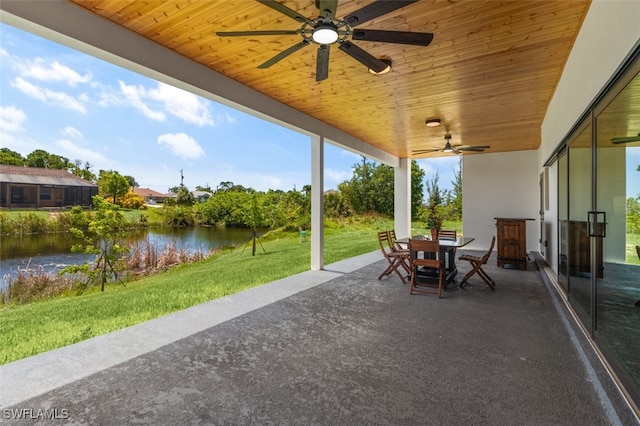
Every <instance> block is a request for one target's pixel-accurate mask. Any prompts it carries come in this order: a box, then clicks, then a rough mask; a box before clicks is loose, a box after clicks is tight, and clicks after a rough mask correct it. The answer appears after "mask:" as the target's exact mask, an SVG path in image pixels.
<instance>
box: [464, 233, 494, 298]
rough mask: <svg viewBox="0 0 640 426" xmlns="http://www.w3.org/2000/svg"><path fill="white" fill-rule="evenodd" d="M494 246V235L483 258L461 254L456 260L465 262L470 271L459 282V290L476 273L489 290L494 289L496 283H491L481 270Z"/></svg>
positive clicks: (489, 278)
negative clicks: (468, 264) (469, 266)
mask: <svg viewBox="0 0 640 426" xmlns="http://www.w3.org/2000/svg"><path fill="white" fill-rule="evenodd" d="M495 244H496V236H495V235H494V236H493V238H492V239H491V246H490V247H489V250H488V251H487V252H486V253H485V255H484V256H482V257H478V256H471V255H470V254H463V255H462V256H460V257H459V258H458V259H459V260H466V261H468V262H469V263H470V264H471V271H469V272H468V273H467V275H465V276H464V278H463V279H462V281H461V282H460V288H462V287H464V286H465V284H466V283H467V280H468V279H469V278H471V277H472V276H473V275H474V274H475V273H478V275H480V278H482V280H483V281H484V282H485V283H486V284H487V285H488V286H489V288H491V290H495V289H496V283H495V282H493V280H492V279H491V277H490V276H489V275H487V273H486V272H485V271H484V269H482V265H484V264H486V263H487V261H488V260H489V257H490V256H491V252H492V251H493V246H494V245H495Z"/></svg>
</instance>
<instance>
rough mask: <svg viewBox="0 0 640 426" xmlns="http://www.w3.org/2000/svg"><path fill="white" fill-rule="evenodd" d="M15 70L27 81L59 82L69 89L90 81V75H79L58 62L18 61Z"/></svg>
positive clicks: (40, 59)
mask: <svg viewBox="0 0 640 426" xmlns="http://www.w3.org/2000/svg"><path fill="white" fill-rule="evenodd" d="M17 70H18V72H19V73H20V75H21V76H22V77H24V78H27V79H35V80H40V81H60V82H64V83H67V84H68V85H69V86H71V87H75V86H76V85H77V84H78V83H88V82H89V81H91V73H87V74H84V75H81V74H79V73H77V72H76V71H74V70H73V69H71V68H69V67H68V66H66V65H61V64H60V63H59V62H58V61H53V62H51V63H46V61H45V60H44V59H42V58H36V59H33V60H23V61H19V62H17Z"/></svg>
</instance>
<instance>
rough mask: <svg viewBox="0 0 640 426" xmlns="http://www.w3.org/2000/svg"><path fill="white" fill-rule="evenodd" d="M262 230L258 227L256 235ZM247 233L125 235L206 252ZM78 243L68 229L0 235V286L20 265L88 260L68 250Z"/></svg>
mask: <svg viewBox="0 0 640 426" xmlns="http://www.w3.org/2000/svg"><path fill="white" fill-rule="evenodd" d="M264 232H265V231H264V230H259V231H258V235H261V234H262V233H264ZM251 237H252V231H251V230H250V229H238V228H224V229H221V228H208V227H192V228H158V229H149V230H145V231H138V232H136V233H135V234H132V235H130V236H128V237H127V241H128V242H131V243H136V242H144V241H145V240H147V239H148V241H149V242H150V243H151V244H152V245H153V246H155V247H156V248H157V249H158V250H159V251H161V250H162V249H163V248H164V247H165V246H167V245H169V244H173V245H174V246H175V247H176V248H177V249H179V250H180V249H184V250H186V251H189V252H195V251H201V252H204V253H206V252H208V251H209V250H212V249H217V248H222V247H229V246H241V245H244V244H246V243H247V242H249V240H250V239H251ZM78 243H80V241H79V240H75V239H74V238H73V236H71V234H68V233H61V234H44V235H23V236H2V237H0V286H5V285H6V282H7V278H8V277H9V276H15V274H17V273H18V270H21V269H32V270H34V271H40V272H51V273H53V272H57V271H59V270H60V269H63V268H65V267H67V266H69V265H78V264H82V263H85V262H90V261H92V260H93V258H94V256H87V255H84V254H82V253H72V252H71V246H72V245H73V244H78Z"/></svg>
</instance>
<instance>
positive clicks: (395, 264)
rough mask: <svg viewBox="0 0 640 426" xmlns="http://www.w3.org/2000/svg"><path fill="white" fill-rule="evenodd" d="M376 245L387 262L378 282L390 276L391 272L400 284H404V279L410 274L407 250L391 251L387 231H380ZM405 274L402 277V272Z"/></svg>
mask: <svg viewBox="0 0 640 426" xmlns="http://www.w3.org/2000/svg"><path fill="white" fill-rule="evenodd" d="M378 243H379V244H380V250H381V251H382V254H383V256H384V258H385V259H387V262H389V266H387V269H385V270H384V272H383V273H382V274H380V276H379V277H378V279H379V280H381V279H382V277H385V276H387V275H390V274H391V273H392V272H395V273H396V274H397V275H398V276H399V277H400V279H401V280H402V282H403V283H404V282H405V277H406V276H408V275H409V274H410V273H411V269H410V267H409V250H400V249H392V248H391V247H392V245H393V242H392V241H391V238H390V235H389V231H380V232H378ZM399 268H402V270H403V271H404V272H405V275H402V272H401V271H400V270H399Z"/></svg>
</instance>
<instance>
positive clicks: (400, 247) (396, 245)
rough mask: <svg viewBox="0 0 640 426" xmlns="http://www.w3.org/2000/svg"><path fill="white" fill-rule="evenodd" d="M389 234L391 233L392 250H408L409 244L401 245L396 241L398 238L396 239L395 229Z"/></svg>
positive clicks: (390, 245) (390, 244)
mask: <svg viewBox="0 0 640 426" xmlns="http://www.w3.org/2000/svg"><path fill="white" fill-rule="evenodd" d="M387 232H388V233H389V247H391V250H393V251H397V250H408V244H407V243H404V244H400V243H398V242H397V241H396V240H397V239H398V238H397V237H396V230H395V229H390V230H388V231H387Z"/></svg>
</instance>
